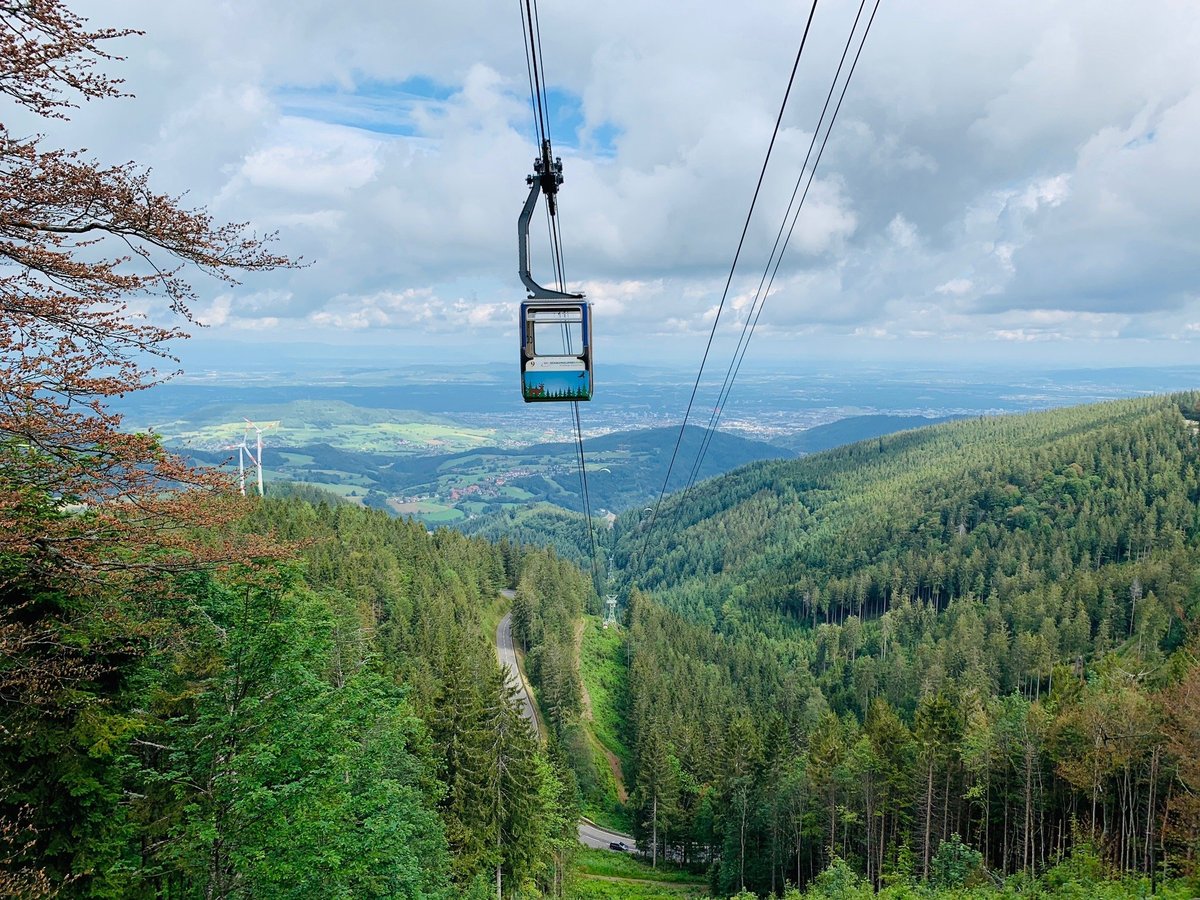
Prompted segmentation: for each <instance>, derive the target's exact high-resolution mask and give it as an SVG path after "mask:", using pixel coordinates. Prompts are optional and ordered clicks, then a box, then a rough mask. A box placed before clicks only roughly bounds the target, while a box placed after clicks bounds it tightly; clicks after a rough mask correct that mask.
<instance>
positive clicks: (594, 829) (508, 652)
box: [496, 591, 634, 850]
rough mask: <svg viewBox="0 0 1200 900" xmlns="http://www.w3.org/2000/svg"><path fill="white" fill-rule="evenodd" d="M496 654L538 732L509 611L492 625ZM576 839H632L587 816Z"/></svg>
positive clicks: (600, 842)
mask: <svg viewBox="0 0 1200 900" xmlns="http://www.w3.org/2000/svg"><path fill="white" fill-rule="evenodd" d="M501 593H502V594H504V596H506V597H508V598H509V599H510V600H511V599H512V596H513V592H512V591H501ZM496 657H497V658H498V659H499V660H500V665H502V666H504V668H505V670H506V671H507V672H508V683H509V684H511V685H512V686H513V687H515V688H516V690H517V697H518V698H519V699H520V701H521V713H522V714H523V715H524V716H525V718H526V719H528V720H529V722H530V723H531V724H532V725H533V729H534V731H538V717H537V709H536V707H534V705H533V699H532V698H531V697H530V696H529V690H528V688H527V687H526V686H525V680H524V679H523V678H522V677H521V673H520V670H519V668H518V667H517V651H516V648H515V647H514V646H513V638H512V613H505V614H504V618H503V619H501V620H500V624H499V625H497V626H496ZM579 842H580V843H581V844H586V845H587V846H588V847H596V848H598V849H600V850H607V849H609V846H608V845H609V844H611V843H616V842H621V843H624V844H627V845H628V846H629V847H630V848H631V849H632V847H633V846H634V842H633V838H632V837H630V836H629V835H627V834H621V832H619V831H609V830H608V829H607V828H601V827H600V826H599V825H596V824H595V823H593V822H591V821H589V820H588V819H580V821H579Z"/></svg>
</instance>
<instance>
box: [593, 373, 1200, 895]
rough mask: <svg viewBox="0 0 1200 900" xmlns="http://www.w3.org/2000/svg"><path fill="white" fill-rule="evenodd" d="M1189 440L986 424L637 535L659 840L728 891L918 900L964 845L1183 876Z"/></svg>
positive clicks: (1161, 432)
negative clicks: (1079, 857)
mask: <svg viewBox="0 0 1200 900" xmlns="http://www.w3.org/2000/svg"><path fill="white" fill-rule="evenodd" d="M1198 431H1200V394H1184V395H1176V396H1172V397H1157V398H1151V399H1144V400H1132V401H1121V402H1115V403H1108V404H1101V405H1096V406H1087V407H1077V408H1071V409H1062V410H1054V411H1050V412H1045V413H1037V414H1031V415H1025V416H1014V417H1003V418H982V419H972V420H967V421H961V422H955V423H949V424H945V425H940V426H936V427H933V428H928V429H922V430H920V431H915V432H906V433H902V434H897V435H893V436H889V437H881V438H877V439H873V440H869V441H865V442H861V443H858V444H855V445H852V446H849V447H844V448H841V449H838V450H834V451H830V452H827V453H823V454H819V455H816V456H812V457H807V458H805V459H802V460H797V461H788V462H769V463H760V464H755V465H752V466H749V467H746V468H744V469H741V470H739V471H737V472H734V473H731V474H730V475H727V476H725V477H722V478H718V479H715V480H713V481H710V482H707V483H705V484H704V485H702V486H700V488H699V489H693V490H692V491H691V492H689V493H688V494H687V495H686V496H677V497H673V498H671V499H670V500H669V501H668V503H667V504H665V505H664V509H663V511H662V513H661V514H660V516H659V517H658V520H657V523H656V524H655V525H654V527H653V529H652V530H651V531H649V533H647V532H646V531H645V529H646V528H647V525H648V523H647V522H646V521H645V520H640V519H639V518H637V517H634V516H627V517H623V518H622V519H621V520H620V521H619V522H618V525H617V528H618V529H619V532H620V536H619V540H618V550H617V554H616V556H617V565H618V566H623V567H624V571H625V574H626V577H627V578H628V579H629V580H630V581H631V583H632V584H633V585H635V586H636V588H635V590H634V592H633V595H632V599H631V604H630V608H629V611H628V615H629V624H630V632H629V655H630V660H631V662H630V667H631V668H630V677H629V684H630V698H629V699H630V709H631V710H632V714H631V722H630V734H631V737H632V740H633V753H634V758H635V759H634V763H635V769H636V771H635V773H633V781H634V782H635V783H636V785H637V788H636V790H635V792H634V798H635V802H636V803H637V805H638V808H637V811H636V816H637V819H638V822H639V825H640V826H641V827H642V828H643V833H648V832H649V829H650V828H651V827H652V819H654V820H656V824H657V828H658V830H659V832H660V834H665V835H666V836H667V840H668V841H669V842H670V843H672V844H673V845H674V846H676V847H678V848H680V852H683V853H684V854H686V855H689V856H696V857H699V858H709V857H711V858H714V859H716V860H718V861H719V864H718V866H717V869H718V871H717V873H716V875H715V876H714V877H715V882H716V884H717V886H719V887H721V888H723V889H727V890H729V889H733V888H736V887H737V886H738V884H739V883H740V881H741V880H742V879H743V878H744V879H745V881H746V883H748V884H750V885H752V886H754V887H756V888H757V889H760V890H763V889H767V888H769V887H771V886H772V885H776V886H778V885H781V884H782V882H783V879H784V878H785V877H790V878H792V879H799V880H802V881H803V880H807V879H808V878H809V877H811V876H813V875H814V874H815V873H816V872H818V871H820V870H821V869H822V868H823V867H824V866H826V865H828V864H829V863H830V861H831V859H832V857H833V855H837V856H841V857H843V858H845V859H847V860H850V861H851V863H852V865H853V866H854V867H856V868H857V869H858V870H859V871H860V872H861V873H863V874H865V875H866V876H867V877H868V878H869V879H870V880H871V882H872V883H874V884H875V885H881V884H885V883H887V882H888V880H889V879H893V878H896V877H900V876H902V875H903V874H904V873H905V872H908V873H913V872H915V873H916V874H917V875H922V874H928V873H929V872H930V871H932V868H931V867H933V865H934V862H935V860H936V858H937V855H938V853H939V847H940V846H948V847H953V846H956V845H953V844H949V843H947V842H949V841H950V840H951V839H952V836H953V835H958V836H959V837H960V838H961V840H962V846H963V847H964V848H965V850H969V851H970V852H973V853H978V854H980V858H981V860H982V861H983V862H984V863H985V864H986V865H987V866H989V867H991V868H992V869H993V870H995V871H997V872H1014V871H1025V872H1030V873H1031V872H1035V871H1039V870H1041V869H1042V868H1044V867H1045V866H1047V865H1050V864H1051V863H1052V862H1053V861H1054V860H1055V859H1056V858H1058V855H1059V854H1060V853H1063V852H1065V851H1066V850H1067V849H1068V848H1070V847H1071V846H1072V844H1073V843H1075V842H1077V841H1081V840H1088V841H1091V842H1093V843H1094V845H1095V846H1096V847H1098V848H1100V852H1101V853H1102V855H1103V856H1104V857H1105V858H1106V859H1107V860H1109V861H1110V862H1111V863H1112V864H1113V865H1114V866H1116V867H1118V868H1120V869H1124V870H1138V871H1145V872H1149V871H1157V870H1158V869H1159V868H1161V867H1162V866H1163V865H1164V863H1165V862H1168V861H1169V867H1170V868H1172V869H1177V868H1178V867H1179V866H1187V865H1189V863H1187V860H1189V859H1190V858H1191V855H1190V854H1191V848H1192V847H1193V846H1194V843H1193V842H1194V841H1195V839H1196V835H1197V834H1198V833H1200V832H1198V826H1200V823H1198V821H1197V815H1196V814H1197V809H1196V808H1195V806H1194V805H1193V799H1192V798H1193V797H1194V796H1195V792H1196V791H1198V790H1200V771H1198V770H1197V769H1196V767H1195V759H1196V758H1197V757H1200V724H1198V723H1200V681H1198V676H1197V669H1196V662H1195V658H1194V657H1193V656H1192V653H1191V650H1192V649H1193V648H1194V646H1195V639H1196V625H1197V615H1198V614H1200V505H1198V503H1200V438H1198V436H1197V432H1198ZM639 589H640V590H639ZM651 598H652V599H651ZM655 813H657V814H655Z"/></svg>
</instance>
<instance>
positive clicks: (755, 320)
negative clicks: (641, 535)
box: [680, 0, 880, 502]
mask: <svg viewBox="0 0 1200 900" xmlns="http://www.w3.org/2000/svg"><path fill="white" fill-rule="evenodd" d="M879 4H880V0H875V5H874V6H873V7H872V9H871V16H870V18H869V19H868V20H867V25H866V28H864V29H863V36H862V39H861V40H860V41H859V44H858V50H857V51H856V52H855V54H854V61H853V62H852V63H851V64H850V71H849V72H848V73H847V75H846V81H845V83H844V84H843V85H842V91H841V94H839V96H838V102H837V105H836V106H835V107H834V109H833V115H832V116H830V119H829V127H828V128H827V129H826V131H825V137H824V138H822V140H821V147H820V149H819V150H818V151H817V158H816V159H815V160H814V161H813V166H812V170H811V171H810V172H809V174H808V181H807V182H806V183H805V185H804V193H803V194H802V195H801V197H800V204H799V205H798V206H797V207H796V211H795V213H794V214H793V215H792V221H791V224H790V225H789V226H788V232H787V237H786V239H785V240H784V242H783V247H782V249H781V250H780V251H779V258H778V259H776V260H775V265H774V267H773V268H772V269H771V276H770V279H769V280H768V281H767V285H766V289H765V292H764V293H763V297H762V300H761V301H760V302H759V304H758V310H757V311H756V312H755V313H754V317H753V321H752V322H751V325H750V332H749V334H748V335H747V337H746V342H745V344H744V345H743V346H742V348H741V355H740V356H736V357H735V366H734V369H733V374H732V377H731V378H730V381H729V390H732V389H733V383H734V381H736V380H737V376H738V372H740V371H741V367H742V360H744V359H745V358H746V351H747V349H748V348H749V346H750V338H752V337H754V330H755V329H756V328H757V327H758V320H759V318H760V317H761V316H762V310H763V306H765V305H766V301H767V297H768V296H769V295H770V293H771V288H772V287H773V286H774V284H775V276H776V275H777V274H778V272H779V265H780V262H781V261H782V260H783V254H784V252H785V251H786V250H787V247H788V244H789V243H790V242H791V239H792V232H793V231H795V229H796V222H797V220H798V219H799V217H800V209H801V208H802V207H803V205H804V200H805V198H806V197H808V191H809V188H811V187H812V183H813V179H814V178H815V177H816V174H817V167H818V166H820V165H821V158H822V157H823V156H824V155H825V146H826V144H828V143H829V136H830V134H831V133H832V132H833V125H834V123H835V122H836V121H837V116H838V113H839V112H840V111H841V108H842V101H844V100H845V99H846V91H847V89H848V88H849V87H850V79H852V78H853V77H854V70H855V69H856V68H857V67H858V60H859V57H860V56H862V51H863V47H864V46H865V45H866V42H867V35H868V34H869V33H870V31H871V24H872V23H873V22H874V21H875V13H876V12H878V10H879ZM852 34H853V32H852ZM801 174H803V173H801ZM728 398H729V394H728V391H727V392H726V395H725V399H726V400H728ZM723 408H724V407H723V405H722V407H721V411H718V413H717V416H716V421H718V422H719V421H720V418H721V414H722V411H723ZM714 427H715V423H714ZM697 467H698V464H697ZM688 488H689V489H690V488H691V485H690V484H689V485H688ZM686 496H687V490H686V489H685V491H684V497H686ZM680 502H682V501H680Z"/></svg>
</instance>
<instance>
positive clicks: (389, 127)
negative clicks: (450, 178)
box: [275, 76, 458, 137]
mask: <svg viewBox="0 0 1200 900" xmlns="http://www.w3.org/2000/svg"><path fill="white" fill-rule="evenodd" d="M457 90H458V88H454V87H450V86H448V85H444V84H438V83H437V82H435V81H433V80H432V79H429V78H426V77H424V76H415V77H413V78H407V79H405V80H404V81H401V82H386V81H364V82H360V83H359V84H356V85H355V86H354V88H353V90H346V89H345V88H342V87H340V86H338V85H332V84H330V85H322V86H320V87H315V88H298V87H286V88H280V89H279V90H277V91H276V92H275V99H276V100H277V101H278V102H279V105H280V107H281V108H282V111H283V112H284V113H285V114H286V115H290V116H300V117H303V118H306V119H314V120H316V121H318V122H328V123H330V124H331V125H345V126H347V127H350V128H361V129H363V130H364V131H372V132H375V133H377V134H392V135H401V136H404V137H415V136H416V135H417V128H416V125H415V123H414V116H413V110H414V109H416V108H417V107H418V106H427V105H430V104H432V105H439V104H441V103H444V102H446V101H447V100H448V99H450V97H451V96H453V95H454V93H455V92H456V91H457Z"/></svg>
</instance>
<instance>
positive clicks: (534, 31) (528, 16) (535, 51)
mask: <svg viewBox="0 0 1200 900" xmlns="http://www.w3.org/2000/svg"><path fill="white" fill-rule="evenodd" d="M524 6H525V15H524V19H525V21H526V22H527V23H528V25H529V34H528V38H527V41H526V45H525V46H526V53H527V58H528V60H529V61H531V63H532V66H533V70H532V79H533V86H534V95H535V99H536V109H535V110H534V115H535V116H536V117H537V122H538V128H539V130H540V133H541V135H542V137H543V138H546V137H549V134H548V133H547V131H546V112H545V109H544V107H543V103H542V93H543V91H542V81H541V76H540V74H539V71H538V60H539V58H540V56H541V41H540V39H539V37H538V35H539V29H538V27H537V26H535V25H534V12H533V6H532V4H531V2H530V0H524ZM538 149H539V150H541V147H540V145H539V147H538Z"/></svg>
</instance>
